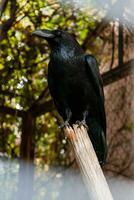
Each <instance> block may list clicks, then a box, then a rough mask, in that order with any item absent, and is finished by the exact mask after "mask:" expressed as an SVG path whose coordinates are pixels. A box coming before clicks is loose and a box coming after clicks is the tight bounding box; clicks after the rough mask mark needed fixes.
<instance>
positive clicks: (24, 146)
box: [16, 112, 36, 200]
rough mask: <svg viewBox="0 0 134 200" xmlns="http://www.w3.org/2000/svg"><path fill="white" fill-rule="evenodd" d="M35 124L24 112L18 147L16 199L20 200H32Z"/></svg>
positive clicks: (30, 116)
mask: <svg viewBox="0 0 134 200" xmlns="http://www.w3.org/2000/svg"><path fill="white" fill-rule="evenodd" d="M35 123H36V118H35V117H33V115H32V114H31V113H30V112H26V114H25V115H24V116H23V118H22V135H21V145H20V168H19V183H18V191H17V199H20V200H23V199H25V200H32V196H33V179H34V164H33V162H34V151H35ZM17 199H16V200H17Z"/></svg>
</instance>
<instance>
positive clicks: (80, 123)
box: [76, 120, 88, 130]
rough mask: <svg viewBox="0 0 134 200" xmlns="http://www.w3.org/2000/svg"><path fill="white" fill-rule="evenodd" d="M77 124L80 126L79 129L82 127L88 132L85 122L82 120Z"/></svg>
mask: <svg viewBox="0 0 134 200" xmlns="http://www.w3.org/2000/svg"><path fill="white" fill-rule="evenodd" d="M76 124H77V125H78V128H81V127H82V126H84V128H86V129H87V130H88V126H87V124H86V121H85V120H82V121H76Z"/></svg>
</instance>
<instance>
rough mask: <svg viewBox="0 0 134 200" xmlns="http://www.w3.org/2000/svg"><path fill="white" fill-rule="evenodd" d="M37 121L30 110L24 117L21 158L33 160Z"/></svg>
mask: <svg viewBox="0 0 134 200" xmlns="http://www.w3.org/2000/svg"><path fill="white" fill-rule="evenodd" d="M35 121H36V119H35V118H34V117H33V116H32V114H31V113H30V112H26V114H25V115H24V117H23V118H22V135H21V145H20V158H21V159H23V160H25V161H27V162H33V160H34V150H35Z"/></svg>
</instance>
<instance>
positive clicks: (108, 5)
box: [0, 0, 134, 200]
mask: <svg viewBox="0 0 134 200" xmlns="http://www.w3.org/2000/svg"><path fill="white" fill-rule="evenodd" d="M133 7H134V2H133V1H132V0H128V1H125V0H104V1H102V0H94V1H93V0H81V1H78V0H74V1H71V0H68V1H66V0H61V1H58V0H21V1H19V0H0V188H1V189H0V190H1V194H2V195H3V196H2V197H0V200H8V199H9V200H11V199H13V200H14V199H15V198H16V199H18V197H15V195H13V196H12V197H11V193H13V194H14V192H15V191H19V190H21V188H22V187H23V188H24V186H25V189H26V192H25V193H26V195H27V196H26V197H24V196H23V195H22V199H24V200H26V199H29V200H30V199H32V194H33V193H32V191H33V190H34V189H33V182H34V179H35V180H37V179H36V178H37V177H38V175H39V177H40V179H39V180H41V178H43V177H44V180H45V183H43V188H45V187H46V188H48V189H43V188H42V190H40V191H39V190H38V193H36V194H38V195H37V196H36V195H35V196H36V198H35V199H39V200H40V199H44V198H45V197H46V199H48V200H49V199H50V200H51V199H62V200H63V197H62V198H61V197H58V195H57V193H56V192H55V193H54V194H52V193H51V195H50V197H48V196H47V192H48V190H49V189H50V188H51V189H52V188H53V187H51V185H50V186H49V187H48V186H46V184H47V183H46V179H50V180H52V181H53V180H54V177H56V176H57V174H58V178H60V177H61V176H63V173H64V172H65V173H66V170H67V171H68V170H71V171H70V173H72V170H73V173H74V174H75V173H77V171H78V168H77V165H76V163H75V160H74V156H73V153H72V151H71V148H70V146H69V144H68V142H67V140H66V138H65V136H64V133H63V132H62V131H61V130H60V129H59V125H60V123H61V121H62V119H61V118H60V116H59V115H58V113H57V112H56V110H55V107H54V105H53V101H52V99H51V97H50V94H49V90H48V86H47V66H48V62H49V53H50V50H49V47H48V44H47V42H46V41H43V40H40V39H39V38H36V37H33V36H31V32H32V31H34V30H35V29H37V28H47V29H57V28H59V29H63V30H66V31H68V32H70V33H71V34H73V35H74V37H75V38H76V39H77V40H78V42H79V43H80V44H81V46H82V47H83V49H84V50H85V51H86V52H87V53H90V54H93V55H95V56H96V58H97V60H98V62H99V65H100V71H101V74H102V78H103V83H104V92H105V106H106V114H107V143H108V158H107V164H106V165H105V167H104V172H105V173H106V174H107V176H108V177H111V176H113V175H114V176H117V175H122V176H124V177H126V178H127V179H128V178H129V179H133V178H134V140H133V139H134V73H133V72H134V49H133V48H134V23H133V22H134V13H133ZM12 161H13V162H12ZM23 161H25V164H24V162H23ZM28 163H30V167H29V165H28ZM44 172H46V173H47V175H46V174H45V175H44V176H43V173H44ZM70 173H69V174H70ZM24 174H25V175H24ZM74 176H75V175H74ZM22 177H24V178H22ZM28 177H30V178H29V179H28ZM35 177H36V178H35ZM63 177H64V176H63ZM67 177H68V175H67ZM75 177H76V176H75ZM62 179H63V180H62V181H61V182H60V184H59V185H60V188H61V185H62V187H63V185H65V184H64V180H65V179H66V176H65V177H64V178H62ZM80 179H81V178H80ZM29 180H30V182H29ZM74 180H75V178H74ZM123 180H124V179H123ZM48 182H49V181H48ZM50 182H51V181H50ZM80 182H81V181H80ZM36 183H38V184H37V188H41V184H42V182H41V181H37V182H36ZM74 183H76V180H75V181H74ZM56 184H57V183H56ZM70 185H71V183H70ZM72 185H74V184H72ZM54 187H55V186H54ZM27 188H28V189H27ZM57 188H58V184H57ZM80 188H84V186H83V185H81V186H80ZM128 188H129V187H128ZM7 190H11V193H10V194H8V193H6V192H5V191H7ZM27 190H28V191H27ZM53 190H54V189H53ZM57 190H59V189H57ZM83 190H84V189H82V191H83ZM29 191H31V192H30V194H29ZM43 191H44V192H43ZM46 191H47V192H46ZM128 191H129V189H128ZM128 191H127V193H128ZM18 194H20V193H18ZM34 194H35V193H34ZM67 194H68V192H67ZM16 195H17V194H16ZM85 195H86V191H85ZM35 196H34V197H35ZM78 196H79V197H80V195H78ZM27 197H28V198H27ZM19 198H20V197H19ZM70 199H71V198H70ZM73 199H74V198H73ZM77 199H79V198H77ZM80 199H83V198H80ZM84 199H86V198H84ZM117 199H121V200H123V197H122V198H120V197H119V198H117ZM126 199H127V200H130V199H131V198H126Z"/></svg>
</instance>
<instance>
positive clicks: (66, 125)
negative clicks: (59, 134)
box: [59, 121, 69, 129]
mask: <svg viewBox="0 0 134 200" xmlns="http://www.w3.org/2000/svg"><path fill="white" fill-rule="evenodd" d="M67 127H69V123H68V121H65V122H64V123H63V124H61V125H60V126H59V128H61V129H63V128H67Z"/></svg>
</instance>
